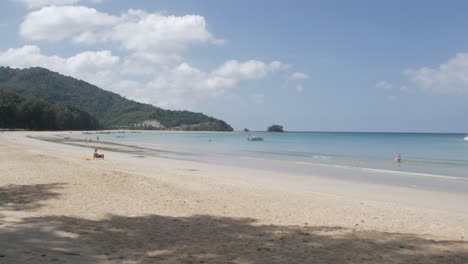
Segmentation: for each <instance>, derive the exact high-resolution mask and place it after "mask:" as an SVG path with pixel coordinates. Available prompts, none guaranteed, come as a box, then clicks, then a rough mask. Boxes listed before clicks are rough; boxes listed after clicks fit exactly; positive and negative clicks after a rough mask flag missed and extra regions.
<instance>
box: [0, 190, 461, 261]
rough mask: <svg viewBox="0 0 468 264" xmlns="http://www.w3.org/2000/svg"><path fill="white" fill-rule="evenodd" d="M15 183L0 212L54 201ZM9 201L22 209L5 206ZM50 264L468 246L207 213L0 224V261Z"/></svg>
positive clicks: (405, 253) (337, 257) (407, 254)
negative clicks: (182, 215) (279, 223)
mask: <svg viewBox="0 0 468 264" xmlns="http://www.w3.org/2000/svg"><path fill="white" fill-rule="evenodd" d="M57 186H60V185H57ZM5 188H7V187H5ZM15 188H16V191H11V192H7V191H4V188H2V194H1V196H0V199H1V200H0V210H1V211H5V210H10V209H12V208H16V209H18V208H22V209H21V210H29V209H31V208H34V207H35V206H37V202H38V201H37V200H36V199H33V197H38V198H39V200H40V199H41V197H42V198H46V199H51V198H58V197H57V196H50V195H41V194H40V192H41V191H42V192H44V193H45V194H47V193H50V189H48V188H43V187H38V186H36V185H33V186H29V187H28V186H23V187H21V188H20V187H18V186H16V187H15ZM28 190H35V194H34V195H32V196H31V199H28V198H25V197H28V195H27V194H26V193H22V192H23V191H24V192H28ZM17 197H23V198H17ZM15 201H18V202H15ZM19 201H21V202H19ZM9 203H14V204H15V203H17V204H19V205H22V206H20V207H14V206H13V207H10V206H5V205H7V204H9ZM27 203H30V205H31V206H26V205H27ZM50 262H52V263H54V262H55V263H229V264H235V263H301V264H302V263H468V243H467V242H462V241H435V240H430V239H425V238H422V237H419V236H416V235H412V234H396V233H385V232H377V231H359V230H353V229H346V228H341V227H327V226H279V225H261V224H259V223H257V222H256V221H255V220H254V219H249V218H228V217H215V216H211V215H195V216H188V217H169V216H161V215H145V216H136V217H128V216H118V215H109V216H108V217H106V218H105V219H98V220H90V219H83V218H76V217H70V216H45V217H33V218H31V217H27V218H23V219H22V221H20V222H18V223H14V224H13V223H9V224H7V226H5V224H3V225H0V263H50Z"/></svg>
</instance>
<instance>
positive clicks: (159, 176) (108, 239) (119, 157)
mask: <svg viewBox="0 0 468 264" xmlns="http://www.w3.org/2000/svg"><path fill="white" fill-rule="evenodd" d="M53 134H54V133H39V132H37V133H31V132H3V133H0V263H50V262H52V263H54V262H55V263H230V264H234V263H238V264H240V263H468V239H467V236H466V235H468V234H466V231H467V230H468V229H467V228H468V212H467V210H464V208H465V205H467V204H468V199H467V196H466V195H463V194H449V193H441V192H435V191H423V190H413V189H404V188H398V187H391V186H382V185H370V184H365V183H356V182H343V181H337V180H329V179H324V178H321V177H312V176H311V177H309V178H308V180H307V184H304V182H302V183H301V182H292V181H290V180H289V179H290V175H287V174H280V173H271V172H266V171H260V170H252V169H243V168H232V167H226V166H217V165H214V164H203V163H196V162H190V161H183V160H175V159H167V158H158V157H149V156H145V157H141V156H140V155H135V153H122V152H110V151H106V152H105V155H106V160H104V161H98V160H92V161H86V160H83V159H82V158H83V157H85V156H90V155H91V154H92V148H93V147H94V145H92V144H90V145H89V146H88V147H80V146H71V145H63V144H57V143H51V142H45V141H40V140H37V139H33V138H28V137H26V136H27V135H33V136H41V135H42V136H44V135H53ZM101 147H102V145H101Z"/></svg>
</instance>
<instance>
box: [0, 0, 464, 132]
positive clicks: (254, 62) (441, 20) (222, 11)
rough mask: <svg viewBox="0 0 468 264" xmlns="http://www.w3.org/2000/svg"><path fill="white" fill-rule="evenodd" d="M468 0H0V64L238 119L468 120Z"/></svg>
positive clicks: (437, 124)
mask: <svg viewBox="0 0 468 264" xmlns="http://www.w3.org/2000/svg"><path fill="white" fill-rule="evenodd" d="M467 13H468V3H466V2H465V1H444V2H443V1H288V2H286V1H215V0H211V1H208V0H205V1H113V0H8V1H2V2H1V3H0V31H1V34H2V41H1V42H0V65H5V66H12V67H21V68H25V67H31V66H42V67H47V68H50V69H52V70H55V71H59V72H61V73H63V74H66V75H70V76H73V77H76V78H80V79H83V80H86V81H88V82H91V83H93V84H96V85H98V86H100V87H102V88H103V89H107V90H110V91H114V92H117V93H119V94H122V95H125V96H126V97H127V98H132V99H135V100H137V101H142V102H146V103H151V104H155V105H158V106H162V107H165V108H170V109H188V110H193V111H200V112H203V113H206V114H209V115H212V116H215V117H218V118H222V119H224V120H226V121H227V122H228V123H230V124H231V125H232V126H233V127H234V128H235V129H242V128H244V127H248V128H250V129H255V130H261V129H265V128H266V126H268V125H270V124H273V123H278V124H282V125H284V126H285V128H286V129H287V130H302V131H304V130H314V131H315V130H320V131H416V132H420V131H426V132H468V122H467V114H468V27H467V25H468V16H466V14H467Z"/></svg>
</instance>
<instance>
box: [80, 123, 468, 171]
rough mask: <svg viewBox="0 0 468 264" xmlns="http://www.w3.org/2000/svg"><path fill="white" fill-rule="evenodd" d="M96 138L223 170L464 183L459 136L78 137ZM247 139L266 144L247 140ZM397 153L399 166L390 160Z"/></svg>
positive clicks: (467, 152)
mask: <svg viewBox="0 0 468 264" xmlns="http://www.w3.org/2000/svg"><path fill="white" fill-rule="evenodd" d="M97 136H99V138H100V140H101V141H109V142H114V143H120V144H127V145H134V146H140V147H144V148H149V149H154V150H155V151H163V153H166V155H169V154H168V153H172V154H173V155H172V157H173V158H183V159H189V160H195V161H203V162H211V163H217V164H223V165H234V166H246V167H255V168H260V169H274V170H285V171H295V172H301V173H308V172H310V171H311V170H313V172H317V171H318V172H319V173H324V174H326V173H327V169H326V168H328V169H331V168H334V169H340V168H341V169H354V170H358V171H360V172H368V173H370V172H374V173H376V172H382V173H387V174H395V175H403V174H407V175H413V176H420V177H433V178H437V177H439V178H447V179H451V178H453V179H460V178H461V179H467V180H468V141H466V140H464V138H465V136H466V135H465V134H460V133H450V134H449V133H371V132H364V133H362V132H359V133H358V132H285V133H267V132H170V133H168V132H149V133H147V132H142V133H131V132H125V133H111V134H82V135H81V136H80V137H81V138H83V139H84V138H92V139H93V140H96V138H97ZM251 136H258V137H262V138H263V139H264V140H263V141H248V140H247V138H248V137H251ZM398 153H400V155H401V162H396V161H395V160H394V158H395V156H396V155H397V154H398ZM169 156H170V155H169ZM320 168H322V169H320ZM328 171H329V170H328ZM361 174H362V173H361Z"/></svg>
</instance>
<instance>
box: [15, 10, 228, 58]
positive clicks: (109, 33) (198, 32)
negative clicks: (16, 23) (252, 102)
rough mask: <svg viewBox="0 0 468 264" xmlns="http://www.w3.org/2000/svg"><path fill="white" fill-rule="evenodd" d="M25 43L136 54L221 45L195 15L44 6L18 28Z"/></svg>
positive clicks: (175, 51)
mask: <svg viewBox="0 0 468 264" xmlns="http://www.w3.org/2000/svg"><path fill="white" fill-rule="evenodd" d="M20 34H21V36H23V37H24V38H25V39H28V40H51V41H57V40H64V39H70V40H72V41H73V42H75V43H81V44H95V43H116V44H118V45H119V46H120V47H121V48H123V49H126V50H130V51H134V52H140V53H147V54H148V53H170V54H173V53H176V54H177V53H180V52H183V51H184V50H185V49H186V48H187V47H188V46H190V45H192V44H200V43H210V44H218V43H222V40H219V39H216V38H215V37H214V36H213V35H212V34H211V33H210V32H209V31H208V29H207V25H206V22H205V18H204V17H203V16H199V15H185V16H171V15H165V14H163V13H148V12H146V11H143V10H133V9H130V10H128V11H127V12H126V13H123V14H122V15H120V16H114V15H109V14H106V13H103V12H99V11H97V10H96V9H94V8H89V7H84V6H48V7H43V8H41V9H39V10H37V11H33V12H30V13H29V14H28V15H27V16H26V18H25V19H24V21H23V23H22V24H21V27H20Z"/></svg>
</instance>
